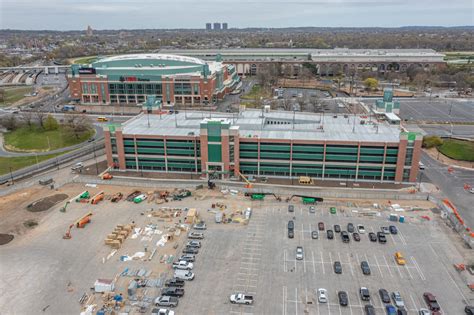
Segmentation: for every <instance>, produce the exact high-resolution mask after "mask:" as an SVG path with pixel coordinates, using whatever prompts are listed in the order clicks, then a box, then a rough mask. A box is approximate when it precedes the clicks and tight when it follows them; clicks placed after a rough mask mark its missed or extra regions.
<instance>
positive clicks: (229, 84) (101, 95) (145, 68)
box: [68, 53, 240, 107]
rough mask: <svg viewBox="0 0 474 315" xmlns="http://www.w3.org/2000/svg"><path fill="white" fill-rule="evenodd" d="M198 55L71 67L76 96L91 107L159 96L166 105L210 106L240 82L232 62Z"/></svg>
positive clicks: (114, 60) (142, 56) (122, 59)
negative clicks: (226, 63)
mask: <svg viewBox="0 0 474 315" xmlns="http://www.w3.org/2000/svg"><path fill="white" fill-rule="evenodd" d="M216 60H217V61H207V62H206V61H203V60H201V59H198V58H194V57H185V56H176V55H164V54H152V53H150V54H133V55H121V56H114V57H108V58H103V59H99V60H97V61H95V62H93V63H92V64H90V65H78V64H75V65H72V66H71V72H70V73H69V74H68V82H69V90H70V94H71V98H73V99H75V100H76V101H78V102H80V103H82V104H87V105H107V104H130V105H137V104H141V103H144V102H145V101H146V100H147V98H148V97H149V96H154V97H155V98H156V99H157V100H159V101H161V102H162V103H163V105H164V106H165V107H166V106H173V105H180V104H182V105H189V106H193V105H209V104H213V103H215V102H216V101H217V100H219V99H223V98H224V96H225V95H226V94H227V93H230V92H231V91H232V90H233V89H234V88H235V87H236V86H237V85H238V83H239V82H240V77H239V76H238V75H237V72H236V71H235V67H234V66H233V65H224V64H222V62H220V61H219V58H216Z"/></svg>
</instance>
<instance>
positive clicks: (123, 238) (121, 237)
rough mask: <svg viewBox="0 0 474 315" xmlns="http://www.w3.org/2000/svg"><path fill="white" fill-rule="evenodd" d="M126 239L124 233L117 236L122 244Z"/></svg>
mask: <svg viewBox="0 0 474 315" xmlns="http://www.w3.org/2000/svg"><path fill="white" fill-rule="evenodd" d="M124 240H125V237H123V235H119V236H117V241H119V242H120V244H122V243H123V241H124Z"/></svg>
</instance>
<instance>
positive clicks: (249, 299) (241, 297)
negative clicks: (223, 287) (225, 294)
mask: <svg viewBox="0 0 474 315" xmlns="http://www.w3.org/2000/svg"><path fill="white" fill-rule="evenodd" d="M230 303H232V304H246V305H250V304H252V303H253V296H251V295H247V294H244V293H235V294H232V295H231V296H230Z"/></svg>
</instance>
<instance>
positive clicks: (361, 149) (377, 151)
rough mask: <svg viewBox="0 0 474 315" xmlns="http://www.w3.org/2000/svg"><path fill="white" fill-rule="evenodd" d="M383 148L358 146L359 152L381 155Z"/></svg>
mask: <svg viewBox="0 0 474 315" xmlns="http://www.w3.org/2000/svg"><path fill="white" fill-rule="evenodd" d="M383 151H384V149H383V148H380V149H369V148H360V154H380V155H383Z"/></svg>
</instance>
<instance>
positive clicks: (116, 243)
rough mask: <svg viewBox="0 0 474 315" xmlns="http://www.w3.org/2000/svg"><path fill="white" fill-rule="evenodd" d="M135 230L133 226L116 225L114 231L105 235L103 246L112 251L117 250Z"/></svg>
mask: <svg viewBox="0 0 474 315" xmlns="http://www.w3.org/2000/svg"><path fill="white" fill-rule="evenodd" d="M134 228H135V224H127V225H122V224H117V226H116V227H115V229H114V231H113V232H112V233H110V234H108V235H107V238H106V239H105V245H109V246H110V247H112V248H113V249H119V248H120V247H121V246H122V244H123V242H124V241H125V239H126V238H127V237H128V236H129V235H130V233H132V231H133V229H134Z"/></svg>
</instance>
